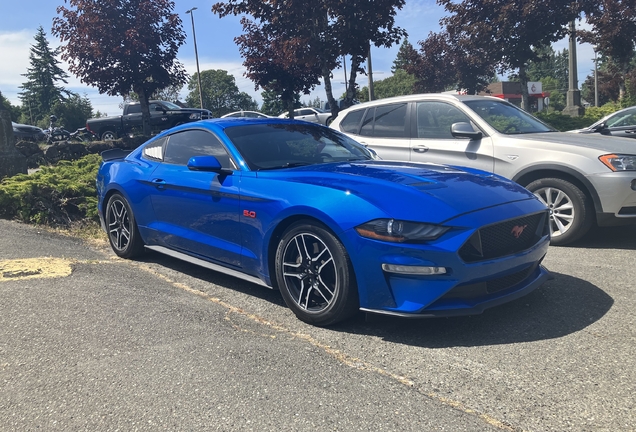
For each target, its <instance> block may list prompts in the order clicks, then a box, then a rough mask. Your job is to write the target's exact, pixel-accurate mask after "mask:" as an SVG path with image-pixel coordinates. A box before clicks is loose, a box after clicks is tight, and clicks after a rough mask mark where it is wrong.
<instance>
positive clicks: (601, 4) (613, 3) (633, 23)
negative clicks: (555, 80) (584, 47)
mask: <svg viewBox="0 0 636 432" xmlns="http://www.w3.org/2000/svg"><path fill="white" fill-rule="evenodd" d="M583 11H584V12H585V17H586V20H587V22H588V24H591V26H592V30H590V31H581V32H579V34H580V36H581V39H582V40H583V41H585V42H589V43H591V44H592V45H594V46H595V47H596V49H597V50H598V51H599V52H601V53H603V55H605V56H607V57H609V59H610V60H611V62H612V63H614V65H616V67H617V69H618V72H619V73H620V74H621V77H620V79H619V80H618V81H617V85H618V93H619V99H622V98H623V97H624V96H625V83H626V78H627V75H628V74H629V72H630V71H631V70H632V69H633V67H632V65H631V63H632V61H633V59H634V55H635V54H636V19H634V11H636V0H593V1H592V0H587V1H584V2H583Z"/></svg>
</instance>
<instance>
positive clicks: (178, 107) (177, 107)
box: [162, 101, 181, 110]
mask: <svg viewBox="0 0 636 432" xmlns="http://www.w3.org/2000/svg"><path fill="white" fill-rule="evenodd" d="M162 104H163V105H164V106H165V107H166V108H168V109H171V110H180V109H181V107H180V106H179V105H177V104H173V103H172V102H166V101H163V102H162Z"/></svg>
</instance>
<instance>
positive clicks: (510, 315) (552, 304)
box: [334, 273, 614, 348]
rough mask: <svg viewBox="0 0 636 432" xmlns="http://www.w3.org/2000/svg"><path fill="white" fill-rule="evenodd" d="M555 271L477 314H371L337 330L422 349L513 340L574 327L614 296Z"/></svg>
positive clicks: (548, 336) (584, 324) (593, 319)
mask: <svg viewBox="0 0 636 432" xmlns="http://www.w3.org/2000/svg"><path fill="white" fill-rule="evenodd" d="M554 276H555V279H554V280H552V281H549V282H547V283H546V284H544V285H543V286H542V287H540V288H538V289H537V290H535V291H533V292H532V293H530V294H529V295H527V296H526V297H522V298H520V299H518V300H515V301H513V302H510V303H507V304H504V305H501V306H497V307H494V308H492V309H487V310H486V311H485V312H484V313H483V314H481V315H474V316H470V317H456V318H434V319H421V320H416V319H404V318H397V317H390V316H381V315H373V316H371V315H369V316H367V317H359V318H357V319H356V320H355V321H352V322H348V323H344V324H342V325H340V326H339V328H338V329H339V330H340V331H345V332H349V333H356V334H367V335H371V336H376V337H381V338H383V339H385V340H387V341H391V342H394V343H401V344H407V345H414V346H421V347H426V348H448V347H456V346H465V347H472V346H482V345H497V344H512V343H519V342H532V341H538V340H546V339H554V338H559V337H563V336H566V335H569V334H572V333H575V332H578V331H580V330H582V329H584V328H586V327H587V326H589V325H590V324H592V323H594V322H596V321H598V320H599V319H601V318H602V317H603V316H604V315H605V314H606V313H607V312H608V311H609V310H610V308H611V307H612V305H613V304H614V300H613V299H612V297H610V296H609V295H607V294H606V293H605V292H604V291H603V290H601V289H600V288H598V287H596V286H595V285H593V284H591V283H589V282H586V281H584V280H582V279H578V278H575V277H572V276H568V275H564V274H560V273H554ZM334 329H335V328H334Z"/></svg>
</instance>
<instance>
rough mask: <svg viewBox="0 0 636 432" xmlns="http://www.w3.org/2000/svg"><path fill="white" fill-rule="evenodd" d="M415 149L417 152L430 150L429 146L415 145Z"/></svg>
mask: <svg viewBox="0 0 636 432" xmlns="http://www.w3.org/2000/svg"><path fill="white" fill-rule="evenodd" d="M413 151H414V152H417V153H426V152H427V151H428V147H426V146H419V147H413Z"/></svg>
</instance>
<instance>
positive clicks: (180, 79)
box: [53, 0, 186, 135]
mask: <svg viewBox="0 0 636 432" xmlns="http://www.w3.org/2000/svg"><path fill="white" fill-rule="evenodd" d="M65 3H66V4H68V5H69V7H66V6H59V7H58V8H57V13H58V15H59V16H57V17H55V18H54V19H53V33H54V34H55V35H56V36H59V38H60V40H61V41H62V43H63V44H65V45H63V46H62V47H61V49H62V59H63V60H66V61H67V62H68V63H69V70H70V71H71V72H72V73H74V74H75V75H76V76H78V77H79V78H80V79H81V80H82V82H84V83H86V84H89V85H92V86H96V87H97V88H98V90H99V91H100V93H106V94H109V95H111V96H116V95H122V96H126V95H128V94H129V93H130V92H131V91H134V92H135V93H137V94H138V95H139V101H140V104H141V108H142V119H143V131H144V134H146V135H147V134H149V133H150V123H149V121H150V111H149V107H148V100H149V98H150V95H152V94H153V93H154V92H155V91H157V90H158V89H163V88H166V87H169V86H171V85H183V84H184V83H185V81H186V72H185V69H184V67H183V65H182V64H181V63H179V62H178V61H177V51H178V49H179V47H180V46H181V45H183V43H184V41H185V33H184V31H183V28H182V23H181V19H180V18H179V16H178V15H177V14H175V13H173V10H174V2H173V1H170V0H65Z"/></svg>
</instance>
